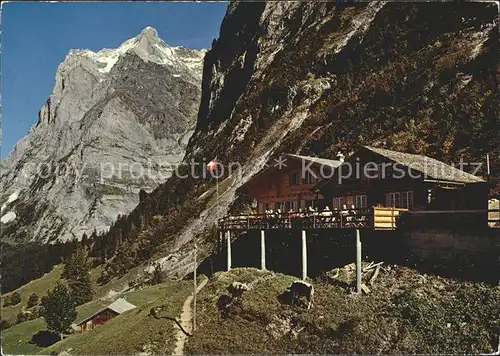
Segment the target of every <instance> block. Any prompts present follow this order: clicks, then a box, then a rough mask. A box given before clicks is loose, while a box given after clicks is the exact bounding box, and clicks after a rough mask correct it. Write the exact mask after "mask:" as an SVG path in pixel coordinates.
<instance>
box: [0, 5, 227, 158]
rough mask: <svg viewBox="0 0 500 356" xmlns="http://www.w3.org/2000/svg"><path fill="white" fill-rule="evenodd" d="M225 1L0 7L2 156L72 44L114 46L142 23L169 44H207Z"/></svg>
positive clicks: (28, 122)
mask: <svg viewBox="0 0 500 356" xmlns="http://www.w3.org/2000/svg"><path fill="white" fill-rule="evenodd" d="M226 7H227V3H224V2H219V3H187V2H186V3H181V2H177V3H166V2H136V3H133V2H109V3H105V2H95V3H92V2H88V3H82V2H81V3H49V2H45V3H44V2H40V3H37V2H15V3H6V4H3V6H2V19H1V21H2V22H1V25H2V37H1V42H2V56H1V59H2V131H3V132H2V140H3V142H2V147H1V154H2V159H3V158H5V157H6V156H7V154H8V153H9V152H10V151H11V149H12V148H13V146H14V145H15V143H16V142H17V141H18V140H19V139H21V138H22V137H24V136H26V134H27V133H28V130H29V128H30V127H31V126H33V124H34V123H36V121H37V120H38V111H39V110H40V108H41V107H42V105H43V104H44V103H45V101H46V100H47V98H48V96H49V95H50V93H51V91H52V87H53V85H54V78H55V73H56V70H57V66H58V65H59V63H61V62H62V61H63V59H64V57H65V56H66V54H67V53H68V52H69V50H70V49H72V48H88V49H91V50H93V51H98V50H100V49H102V48H115V47H117V46H118V45H120V44H121V43H122V42H123V41H125V40H127V39H129V38H131V37H134V36H136V35H138V34H139V33H140V32H141V30H142V29H143V28H144V27H146V26H152V27H154V28H156V30H157V31H158V34H159V35H160V37H161V38H163V40H164V41H165V42H167V43H168V44H170V45H173V46H178V45H182V46H184V47H188V48H210V46H211V44H212V40H213V39H214V38H218V37H219V29H220V24H221V22H222V19H223V17H224V15H225V12H226Z"/></svg>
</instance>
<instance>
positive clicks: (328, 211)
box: [320, 205, 332, 216]
mask: <svg viewBox="0 0 500 356" xmlns="http://www.w3.org/2000/svg"><path fill="white" fill-rule="evenodd" d="M320 215H321V216H332V211H331V210H330V207H329V206H328V205H327V206H326V207H325V209H323V211H322V212H321V214H320Z"/></svg>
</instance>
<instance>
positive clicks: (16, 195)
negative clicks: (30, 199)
mask: <svg viewBox="0 0 500 356" xmlns="http://www.w3.org/2000/svg"><path fill="white" fill-rule="evenodd" d="M17 199H19V191H16V192H14V193H12V194H11V195H10V196H9V197H8V198H7V201H6V202H5V203H4V204H3V205H2V208H1V210H0V214H1V213H3V211H4V210H5V209H7V207H8V206H9V204H11V203H13V202H15V201H16V200H17Z"/></svg>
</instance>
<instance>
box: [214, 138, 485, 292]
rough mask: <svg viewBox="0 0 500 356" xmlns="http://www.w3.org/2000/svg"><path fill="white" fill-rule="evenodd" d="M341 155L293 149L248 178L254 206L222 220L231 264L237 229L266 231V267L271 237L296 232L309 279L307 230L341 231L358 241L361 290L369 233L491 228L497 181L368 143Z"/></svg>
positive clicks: (263, 240) (262, 249)
mask: <svg viewBox="0 0 500 356" xmlns="http://www.w3.org/2000/svg"><path fill="white" fill-rule="evenodd" d="M338 158H339V159H338V160H331V159H324V158H317V157H308V156H299V155H292V154H287V155H285V156H284V159H283V160H282V162H281V163H280V162H279V164H276V165H274V166H270V167H268V168H266V169H264V170H262V171H261V172H259V173H258V174H257V175H255V176H254V177H253V178H252V179H251V180H250V181H248V182H247V183H246V184H245V185H244V186H243V187H242V189H244V190H246V191H247V192H248V193H249V194H250V195H251V197H252V198H253V207H254V211H253V212H252V213H249V214H244V215H238V216H226V217H224V218H222V219H220V220H219V221H218V227H219V231H220V239H221V241H222V240H224V235H225V241H226V247H227V249H226V250H227V268H228V269H230V268H231V265H232V257H233V256H232V253H231V235H232V234H235V233H242V232H247V233H248V232H250V231H254V230H258V231H260V260H261V261H260V267H261V268H262V269H265V268H266V237H268V236H266V235H270V234H272V232H273V231H289V232H293V231H297V237H299V236H300V241H301V255H302V261H301V270H302V273H301V274H302V278H303V279H305V278H306V277H307V276H308V261H307V258H308V252H307V248H308V246H307V235H308V233H314V232H318V231H323V232H328V231H330V232H331V233H335V231H342V232H344V233H347V235H350V236H353V237H355V238H356V261H357V265H358V273H357V274H358V291H359V290H360V278H361V271H360V268H359V266H360V265H361V236H362V235H365V233H366V234H369V233H370V232H374V231H378V232H381V231H382V232H384V233H387V234H391V233H397V232H400V231H413V230H418V231H421V230H424V231H425V230H428V231H431V234H432V233H433V231H434V230H433V229H444V228H449V229H454V230H457V229H460V230H463V231H469V230H470V229H476V230H477V229H479V230H481V231H483V230H486V229H488V222H489V221H488V192H489V188H490V184H489V183H488V182H487V181H485V180H484V179H482V178H481V177H478V176H474V175H472V174H469V173H467V172H465V171H462V170H460V169H458V168H455V167H453V166H450V165H447V164H445V163H443V162H441V161H438V160H436V159H433V158H430V157H426V156H422V155H415V154H409V153H404V152H397V151H392V150H387V149H381V148H374V147H369V146H364V147H362V148H361V149H359V150H358V151H357V152H355V153H354V154H353V155H351V156H350V157H349V158H348V159H347V160H343V157H342V155H341V154H339V156H338ZM490 230H491V229H490ZM427 235H429V233H427ZM426 238H428V236H427V237H426Z"/></svg>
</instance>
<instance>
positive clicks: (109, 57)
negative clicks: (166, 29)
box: [62, 26, 206, 80]
mask: <svg viewBox="0 0 500 356" xmlns="http://www.w3.org/2000/svg"><path fill="white" fill-rule="evenodd" d="M126 53H135V54H136V55H138V56H139V57H140V58H141V59H142V60H144V61H146V62H153V63H157V64H161V65H168V66H171V67H172V69H173V70H174V71H175V72H179V73H182V72H186V71H188V72H192V71H193V70H195V72H199V73H200V77H199V78H196V79H197V80H201V72H202V70H201V69H202V67H203V58H204V56H205V53H206V50H190V49H186V48H184V47H181V46H179V47H172V46H169V45H168V44H167V43H165V42H164V41H163V40H162V39H161V38H160V37H159V36H158V31H157V30H156V29H155V28H153V27H150V26H148V27H146V28H144V29H143V30H142V31H141V33H140V34H139V35H137V36H136V37H133V38H131V39H129V40H127V41H125V42H123V43H122V44H121V45H120V46H119V47H118V48H116V49H107V48H106V49H102V50H100V51H99V52H93V51H91V50H73V51H71V52H70V54H69V55H68V56H67V57H66V60H65V61H64V63H63V64H62V65H66V64H67V63H68V62H70V61H71V58H70V57H72V56H77V57H82V56H83V57H86V58H89V59H91V60H92V62H94V63H95V67H96V69H97V71H98V72H99V73H101V74H107V73H109V72H110V71H111V69H112V68H113V67H114V65H115V64H116V63H117V62H118V60H119V59H120V57H121V56H123V55H124V54H126Z"/></svg>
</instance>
